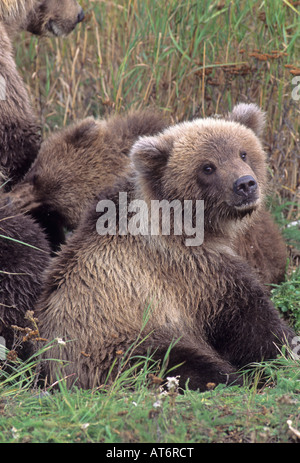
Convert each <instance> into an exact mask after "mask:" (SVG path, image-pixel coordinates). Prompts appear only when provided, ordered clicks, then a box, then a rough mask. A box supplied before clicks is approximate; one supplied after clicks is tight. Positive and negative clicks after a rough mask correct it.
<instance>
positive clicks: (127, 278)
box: [36, 105, 294, 391]
mask: <svg viewBox="0 0 300 463" xmlns="http://www.w3.org/2000/svg"><path fill="white" fill-rule="evenodd" d="M240 111H241V113H240V118H241V123H240V122H238V114H236V118H235V121H228V120H227V121H226V120H220V119H198V120H194V121H192V122H186V123H180V124H177V125H175V126H172V127H169V128H167V129H165V130H164V131H163V132H162V133H161V134H159V135H157V136H150V137H141V138H140V139H139V140H138V141H137V142H136V143H135V144H134V146H133V148H132V150H131V159H132V163H133V174H132V175H130V176H129V177H128V178H127V180H126V181H125V183H126V185H119V186H118V187H115V188H114V189H111V190H108V191H107V192H106V193H105V194H104V193H103V194H102V195H101V196H100V197H99V198H98V199H97V201H96V202H95V203H94V204H93V205H92V206H91V208H90V210H89V211H88V213H87V214H86V216H85V217H84V218H83V219H82V221H81V223H80V225H79V227H78V228H77V230H75V232H74V234H73V236H71V237H70V239H69V240H68V241H67V244H66V245H63V246H62V249H61V251H60V252H59V253H58V255H57V257H56V258H54V259H53V260H52V263H51V264H50V267H49V270H48V272H47V276H46V281H45V289H44V291H43V293H42V295H41V297H40V299H39V301H38V303H37V305H36V316H37V317H38V319H39V323H40V333H41V336H42V337H45V338H48V339H49V340H52V339H54V338H62V339H64V340H65V341H69V342H67V343H66V345H65V347H64V348H62V346H61V345H53V348H52V349H50V350H48V351H47V353H46V357H48V358H52V359H53V358H55V359H57V358H60V359H62V360H66V361H67V362H66V363H65V362H63V364H58V363H57V362H51V361H47V362H45V374H46V376H47V378H48V380H50V381H51V380H56V379H57V374H63V375H66V376H68V382H69V384H72V383H73V382H75V383H76V385H77V386H79V387H83V388H92V387H95V386H100V385H101V384H103V383H104V382H105V381H107V377H108V375H109V380H113V379H114V377H116V375H117V374H118V362H116V358H117V357H118V355H119V354H120V352H123V353H126V352H127V350H128V349H129V348H132V347H133V346H134V348H133V352H134V355H145V354H147V352H149V351H152V353H153V358H154V359H161V360H163V359H164V357H165V355H166V353H167V352H168V349H169V346H170V345H171V344H172V345H173V347H172V349H171V351H170V353H169V355H168V367H169V368H170V367H175V366H176V367H177V368H176V369H175V370H174V371H173V372H172V374H176V375H180V385H181V386H182V387H184V385H185V384H186V381H187V380H189V387H190V388H192V389H199V390H201V391H202V390H205V388H206V385H207V383H209V382H213V383H216V384H218V383H227V384H231V383H233V382H237V383H240V379H239V378H238V375H237V372H238V370H239V369H240V368H242V367H244V366H245V365H247V364H249V363H252V362H259V361H261V360H263V359H264V360H266V359H271V358H274V357H276V356H277V354H278V352H279V351H278V347H277V346H279V347H281V346H282V345H283V344H284V343H288V342H289V341H291V339H292V337H293V336H294V333H293V331H292V329H291V328H289V327H288V326H287V325H286V324H285V323H284V322H283V321H282V320H281V318H280V317H279V314H278V312H277V311H276V309H275V308H274V306H273V305H272V303H271V301H270V300H269V297H268V294H267V293H266V291H265V289H264V287H263V286H262V284H261V283H260V282H259V280H258V278H257V276H256V275H255V273H254V272H253V270H252V269H251V267H250V266H249V265H248V264H247V262H246V261H244V260H243V259H242V258H241V257H239V256H237V255H236V253H235V251H234V248H233V246H232V242H233V240H234V237H235V236H237V235H238V234H239V233H241V230H242V229H243V227H244V222H243V219H244V218H245V217H251V216H252V217H255V214H256V212H257V211H259V210H260V208H261V207H262V204H263V198H264V192H265V188H266V175H267V174H266V161H265V153H264V151H263V149H262V145H261V142H260V141H259V139H258V137H257V136H256V133H255V131H256V127H257V125H260V121H261V118H262V113H261V111H260V110H259V109H258V108H257V107H256V106H255V105H247V106H245V105H242V106H240ZM236 113H237V111H236ZM245 113H246V116H247V117H245ZM245 121H246V122H245ZM245 123H246V124H247V126H246V125H244V124H245ZM120 192H127V194H128V200H129V201H133V200H136V199H137V200H143V201H144V202H145V203H146V204H147V205H150V203H151V201H153V200H158V201H161V200H168V201H173V200H178V201H179V202H180V203H181V204H182V205H183V204H184V201H185V200H191V201H192V202H194V201H195V200H204V242H203V244H202V245H201V246H186V238H187V236H185V235H184V234H182V235H176V234H171V235H170V236H167V235H164V234H162V233H159V234H156V235H153V234H152V235H151V234H147V233H145V234H137V235H133V234H130V233H128V234H126V233H123V230H121V224H120V223H117V225H116V233H115V234H109V231H108V230H107V233H106V234H105V233H103V234H99V233H98V232H97V229H96V226H97V224H99V219H100V220H101V217H102V215H101V213H100V214H99V212H96V208H97V210H101V207H99V204H100V205H101V204H103V203H99V201H100V200H105V201H107V200H110V201H112V202H113V204H114V205H115V208H116V211H118V209H119V207H120V203H119V197H120V196H119V194H120ZM104 204H108V203H107V202H105V203H104ZM102 210H103V211H104V212H103V214H106V213H107V211H105V210H104V209H102ZM149 210H150V207H149ZM148 219H149V220H151V217H150V216H149V217H148ZM193 220H194V222H195V221H196V217H195V216H193ZM147 223H148V222H147V221H146V223H144V226H147ZM247 223H248V221H247ZM161 225H163V223H162V224H161ZM98 231H99V227H98Z"/></svg>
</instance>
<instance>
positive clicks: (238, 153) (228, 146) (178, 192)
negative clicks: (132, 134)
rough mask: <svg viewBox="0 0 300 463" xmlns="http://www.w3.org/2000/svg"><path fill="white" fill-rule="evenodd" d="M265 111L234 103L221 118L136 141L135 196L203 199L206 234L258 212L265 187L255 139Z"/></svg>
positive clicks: (262, 162) (263, 163)
mask: <svg viewBox="0 0 300 463" xmlns="http://www.w3.org/2000/svg"><path fill="white" fill-rule="evenodd" d="M263 127H264V113H263V112H262V111H261V110H260V109H259V108H258V107H257V106H256V105H254V104H250V105H247V104H240V105H237V106H236V107H235V108H234V109H233V111H232V113H230V114H229V116H228V117H227V118H226V119H217V118H207V119H195V120H193V121H190V122H183V123H179V124H177V125H174V126H172V127H169V128H168V129H166V130H165V131H164V132H162V133H161V134H160V135H158V136H154V137H142V138H140V139H139V140H138V141H137V142H136V143H135V145H134V146H133V149H132V151H131V158H132V162H133V168H134V170H135V172H136V174H135V176H136V179H135V182H136V185H137V188H138V190H139V194H140V195H141V197H142V198H143V199H145V200H146V201H147V202H148V203H149V201H151V200H168V201H173V200H175V199H176V200H180V201H181V202H183V201H184V200H192V201H195V200H204V224H205V229H206V230H214V231H217V230H222V229H223V230H225V229H226V223H228V222H229V221H231V222H232V221H236V220H240V219H242V218H243V217H244V216H246V215H249V214H251V213H252V212H253V211H254V210H256V209H258V208H259V207H260V205H261V203H262V200H263V197H264V193H265V188H266V178H267V169H266V160H265V153H264V151H263V148H262V145H261V142H260V140H259V136H260V135H261V133H262V130H263Z"/></svg>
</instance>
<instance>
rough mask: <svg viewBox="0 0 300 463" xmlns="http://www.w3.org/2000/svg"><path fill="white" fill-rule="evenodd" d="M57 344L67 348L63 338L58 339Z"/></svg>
mask: <svg viewBox="0 0 300 463" xmlns="http://www.w3.org/2000/svg"><path fill="white" fill-rule="evenodd" d="M56 341H57V344H61V345H62V346H65V345H66V343H65V341H64V340H63V339H62V338H56Z"/></svg>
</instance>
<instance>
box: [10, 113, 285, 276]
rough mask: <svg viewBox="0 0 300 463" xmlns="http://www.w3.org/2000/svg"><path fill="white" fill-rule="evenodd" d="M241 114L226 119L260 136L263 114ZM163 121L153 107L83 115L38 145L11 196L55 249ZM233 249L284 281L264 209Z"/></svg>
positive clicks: (279, 247) (279, 241)
mask: <svg viewBox="0 0 300 463" xmlns="http://www.w3.org/2000/svg"><path fill="white" fill-rule="evenodd" d="M246 107H247V105H246ZM253 112H254V113H255V111H253ZM246 116H247V112H246V111H245V107H244V105H243V104H239V105H237V106H236V107H235V108H234V110H233V111H232V113H230V114H229V115H228V119H229V120H235V118H239V117H240V118H241V120H243V121H244V123H245V124H247V125H248V126H251V124H252V125H253V124H256V125H254V126H253V127H252V128H253V130H255V132H256V133H257V134H258V135H261V133H262V131H263V128H264V116H263V114H262V113H261V114H260V117H257V118H256V119H255V118H253V120H252V121H251V120H248V121H247V120H245V117H246ZM166 122H167V120H166V119H165V120H163V119H162V117H161V115H160V114H159V113H156V112H153V111H144V112H139V111H138V112H136V113H133V114H131V115H130V114H129V115H123V116H117V117H112V118H111V119H108V121H104V120H103V121H95V120H94V119H92V118H87V119H84V120H83V121H79V122H76V123H75V124H73V125H72V126H70V127H68V128H66V129H62V130H58V131H57V132H55V133H53V134H52V135H51V136H50V137H49V138H48V139H47V140H46V141H45V142H44V143H43V144H42V147H41V150H40V152H39V155H38V157H37V159H36V161H35V163H34V165H33V166H32V169H31V170H30V172H29V173H28V174H27V175H26V176H25V178H24V180H23V182H21V183H20V184H19V185H17V187H16V188H15V190H14V194H15V198H16V200H17V201H18V202H19V203H23V210H25V211H29V212H31V214H32V215H33V217H35V218H36V219H37V220H38V221H39V222H40V223H41V224H42V225H43V227H44V228H45V229H46V230H47V231H48V234H49V237H50V239H51V242H52V244H53V247H54V249H57V248H58V247H59V246H60V244H61V243H62V242H63V241H64V231H63V227H66V228H68V229H70V230H74V229H75V228H76V227H77V225H78V223H79V219H80V217H81V215H82V212H83V211H85V210H86V207H87V205H88V204H89V202H90V201H91V200H92V199H93V198H94V197H95V196H96V194H98V193H99V192H100V191H101V189H106V188H107V187H109V186H113V184H114V183H115V182H116V180H117V179H118V178H120V177H122V176H125V175H127V173H128V171H129V170H130V169H131V165H130V159H129V157H128V151H129V149H130V146H131V144H132V143H133V141H134V140H135V139H136V138H137V137H138V136H139V135H143V134H144V135H147V134H148V135H151V134H155V133H157V132H160V131H161V130H163V128H164V127H165V126H166ZM20 207H21V205H20ZM246 220H247V219H245V221H246ZM235 249H236V251H237V253H238V254H239V255H240V256H241V257H244V258H246V259H247V261H248V262H249V263H250V264H251V265H252V266H253V268H254V269H255V270H256V271H257V274H258V275H259V277H260V278H261V280H262V281H263V282H264V283H266V284H271V283H273V284H277V283H280V282H281V281H282V280H283V279H284V275H285V269H286V261H287V252H286V245H285V243H284V240H283V238H282V236H281V234H280V232H279V230H278V227H277V225H276V224H275V223H274V220H273V219H272V217H271V214H270V213H269V212H268V211H267V209H266V208H265V207H262V208H260V209H259V211H257V212H256V213H255V214H254V217H253V218H252V219H251V224H250V225H249V230H248V229H247V228H246V227H245V228H244V229H243V230H242V231H241V233H240V234H239V235H238V236H237V237H236V243H235Z"/></svg>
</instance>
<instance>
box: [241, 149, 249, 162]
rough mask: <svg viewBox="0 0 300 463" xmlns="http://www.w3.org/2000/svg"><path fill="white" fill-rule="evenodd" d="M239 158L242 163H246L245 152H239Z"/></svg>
mask: <svg viewBox="0 0 300 463" xmlns="http://www.w3.org/2000/svg"><path fill="white" fill-rule="evenodd" d="M240 158H241V159H242V160H243V161H246V159H247V153H246V151H241V152H240Z"/></svg>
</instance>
